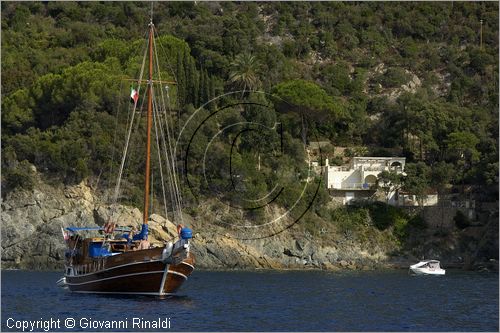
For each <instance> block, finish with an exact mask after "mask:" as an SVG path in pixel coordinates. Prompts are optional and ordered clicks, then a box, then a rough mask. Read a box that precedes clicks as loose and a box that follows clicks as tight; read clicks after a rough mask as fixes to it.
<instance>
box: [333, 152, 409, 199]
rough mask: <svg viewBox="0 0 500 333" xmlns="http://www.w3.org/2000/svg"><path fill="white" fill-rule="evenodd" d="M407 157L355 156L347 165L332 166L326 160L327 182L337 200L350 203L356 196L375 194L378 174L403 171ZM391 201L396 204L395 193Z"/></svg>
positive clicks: (391, 194) (391, 195) (390, 196)
mask: <svg viewBox="0 0 500 333" xmlns="http://www.w3.org/2000/svg"><path fill="white" fill-rule="evenodd" d="M405 162H406V158H405V157H354V158H353V159H352V160H351V163H350V164H349V165H346V166H330V165H328V159H327V160H326V161H325V170H324V171H325V173H324V174H325V183H326V186H327V188H328V190H329V192H330V194H332V196H333V197H334V198H336V199H337V201H342V203H343V204H348V203H349V201H351V200H352V199H355V198H367V197H370V196H372V195H373V194H374V192H375V190H376V188H375V185H376V184H377V176H378V174H379V173H381V172H382V171H384V170H385V171H391V170H392V171H396V172H398V173H403V171H404V167H405ZM388 199H389V200H388V201H389V203H392V204H396V202H394V201H395V193H390V194H389V198H388Z"/></svg>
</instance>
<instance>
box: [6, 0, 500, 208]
mask: <svg viewBox="0 0 500 333" xmlns="http://www.w3.org/2000/svg"><path fill="white" fill-rule="evenodd" d="M1 6H2V64H1V66H2V67H1V70H2V134H1V135H2V190H3V193H6V192H8V191H10V190H11V189H13V188H15V187H18V186H23V187H28V188H29V187H32V186H33V182H34V180H33V178H34V175H33V173H34V171H33V168H32V165H33V166H35V167H36V169H37V170H38V171H39V172H40V173H42V174H43V175H45V176H46V177H50V178H51V179H56V180H58V181H63V182H65V183H77V182H79V181H81V180H82V179H84V178H91V179H99V181H100V183H99V186H103V187H104V186H107V184H108V183H112V180H113V179H114V178H113V177H114V175H113V171H114V172H116V169H117V166H118V163H119V158H118V157H117V155H119V154H120V152H121V148H119V145H118V144H117V141H116V140H117V139H116V135H115V134H116V133H117V132H118V131H123V130H124V128H125V126H126V124H125V121H124V120H122V119H121V118H120V117H119V116H117V114H120V111H121V110H122V109H126V108H127V103H128V99H129V97H128V94H129V91H130V86H129V85H128V83H124V82H123V80H121V78H123V77H134V75H137V72H138V68H139V66H140V61H141V59H142V52H143V50H144V49H143V45H144V42H145V34H146V32H147V23H148V22H149V16H150V6H151V5H150V3H147V2H2V4H1ZM154 22H155V26H156V28H157V30H158V32H159V36H158V38H157V42H158V44H159V45H161V50H162V51H163V55H162V57H164V58H162V59H165V60H164V62H165V64H166V65H167V67H168V68H169V69H170V70H171V71H170V74H169V75H170V78H172V79H175V80H176V82H177V85H176V88H175V92H176V98H175V100H174V101H173V102H172V103H173V105H172V108H173V109H174V110H176V112H174V114H173V115H172V117H173V118H175V121H176V122H178V123H179V124H183V123H184V122H185V121H186V119H188V118H189V116H191V115H192V114H193V112H194V110H195V109H197V108H198V107H200V106H203V105H204V104H205V103H206V102H208V101H209V100H211V99H212V98H214V97H216V96H220V95H222V94H224V93H228V92H232V91H236V90H242V91H243V93H242V94H237V95H228V96H227V97H225V99H224V100H219V101H218V102H214V103H210V104H209V105H207V106H205V108H206V109H207V110H206V111H207V112H215V110H217V109H218V107H220V106H221V103H225V104H226V105H227V104H231V101H232V100H233V102H234V101H236V100H238V101H241V100H242V99H243V100H247V101H249V102H250V103H249V105H250V106H249V107H245V108H243V109H240V108H238V107H234V108H233V110H232V112H228V113H225V114H224V116H220V117H218V118H217V119H214V120H213V121H212V122H209V123H207V126H206V128H205V129H204V131H203V133H202V134H201V135H202V137H201V138H198V141H197V142H198V145H199V147H198V146H193V147H192V149H191V151H192V154H193V155H192V156H193V157H192V160H191V161H192V163H193V164H190V167H191V168H192V172H191V173H190V175H189V177H188V180H189V182H190V190H191V192H192V193H191V194H194V195H195V196H208V195H209V194H212V195H213V193H219V192H220V193H221V196H223V195H224V194H223V192H224V191H223V189H224V188H225V187H227V184H223V182H222V181H220V182H217V181H213V182H211V183H210V184H204V182H203V181H202V175H201V172H202V171H199V169H200V168H198V167H197V165H196V163H198V162H197V161H200V160H202V158H203V156H202V155H203V149H204V146H203V145H202V144H203V143H206V142H207V141H208V140H209V139H210V137H211V136H212V135H214V133H216V132H217V131H218V130H220V129H221V128H224V126H227V125H228V124H232V123H236V122H241V121H248V122H255V121H258V122H259V123H261V124H264V125H265V126H268V127H269V128H271V127H272V126H273V124H275V123H276V122H279V123H280V124H282V125H283V129H284V134H283V141H284V142H283V145H284V149H283V151H284V154H283V155H282V156H281V157H280V158H279V160H276V159H275V160H272V161H271V162H269V161H267V162H266V161H265V160H263V162H262V169H263V170H266V169H267V170H268V171H269V170H275V169H276V168H277V165H274V164H273V163H276V164H279V165H281V166H286V167H285V168H284V169H283V170H282V174H281V175H280V177H282V179H286V181H287V184H288V185H289V189H290V190H289V193H287V194H285V195H284V196H282V199H280V200H282V201H278V203H279V204H281V205H284V206H287V205H290V204H291V201H292V199H290V198H293V197H294V193H295V194H296V193H298V192H300V191H301V185H300V182H297V180H303V179H304V177H306V176H307V170H306V169H307V164H306V162H305V152H304V148H303V146H302V143H303V142H304V141H305V142H306V143H307V142H310V141H321V140H329V141H330V142H331V144H332V146H342V147H350V148H351V149H349V150H348V151H349V152H350V154H351V156H355V155H365V156H366V155H369V156H391V155H395V156H405V157H406V158H407V166H406V173H407V175H406V177H405V179H402V180H396V179H394V178H391V181H392V182H396V181H401V182H402V183H403V186H405V187H406V189H408V190H409V191H412V192H413V193H425V192H426V191H427V190H429V189H438V190H441V189H443V188H450V187H453V186H455V185H458V186H462V187H463V186H465V185H466V186H468V188H469V189H470V191H472V192H474V193H475V195H477V196H478V197H479V194H481V195H482V196H483V197H480V198H482V199H483V200H488V201H494V200H497V197H498V138H499V133H498V128H499V126H498V103H499V101H498V89H499V87H498V82H499V77H498V73H499V67H498V54H499V53H498V39H499V35H498V31H499V30H498V22H499V20H498V3H497V2H391V3H386V2H158V3H155V4H154ZM256 90H258V91H263V92H265V94H251V93H249V91H256ZM263 106H265V107H263ZM117 119H118V121H117ZM266 135H268V136H269V137H267V138H266V139H265V140H263V139H262V135H261V134H258V133H254V135H253V136H252V135H246V136H245V137H244V138H242V139H241V140H240V141H238V143H237V144H238V147H237V148H238V149H237V155H236V156H237V157H236V158H234V161H233V162H234V168H235V169H238V172H240V173H241V174H245V176H246V178H247V179H252V182H250V183H244V184H240V185H241V186H244V187H245V191H246V193H247V194H248V193H252V195H254V196H256V197H258V196H259V194H262V193H267V192H268V191H270V190H271V188H272V186H274V183H275V182H274V181H273V180H272V179H264V178H262V177H260V178H259V176H258V172H260V171H261V170H260V166H259V170H256V169H255V167H254V166H255V159H256V156H255V154H254V152H255V149H256V146H258V147H260V148H259V149H260V150H261V151H264V150H266V149H267V150H268V153H269V154H272V153H273V152H274V151H275V150H276V149H277V147H274V146H273V145H272V144H271V145H269V144H266V142H267V143H269V142H278V143H279V140H276V138H275V137H273V136H275V135H277V132H276V133H275V134H273V133H267V134H266ZM120 139H121V137H120ZM233 140H236V139H234V133H227V135H226V136H225V137H224V139H223V140H222V143H220V144H219V145H218V146H214V147H213V153H211V154H210V163H209V164H210V165H211V166H212V168H211V169H210V170H208V171H207V172H208V173H209V174H210V175H211V176H212V179H219V180H223V179H227V177H228V175H227V174H224V173H225V172H227V170H226V169H227V168H226V167H225V166H224V167H222V164H223V163H225V162H224V161H225V160H226V158H225V156H224V154H225V152H227V151H228V150H227V149H228V148H229V147H230V145H231V143H232V142H233ZM139 141H140V140H139ZM139 141H138V142H139ZM263 141H265V142H263ZM233 143H234V142H233ZM259 145H260V146H259ZM332 150H333V149H332ZM325 153H326V156H329V155H328V154H333V151H328V150H327V151H325ZM330 157H333V155H331V156H330ZM180 158H181V157H179V159H180ZM259 158H260V156H259ZM331 160H332V161H333V163H341V162H342V161H341V160H339V159H333V158H331ZM259 163H260V162H259ZM142 164H143V161H142V160H141V159H140V158H137V160H134V161H132V162H131V165H132V167H131V168H130V171H129V174H128V177H129V180H130V184H132V183H133V184H137V185H139V186H140V184H141V182H143V181H144V180H143V177H142V176H141V175H139V173H138V170H140V168H141V166H142ZM180 164H182V163H180ZM250 166H252V167H250ZM268 174H272V172H268ZM276 177H278V176H276ZM385 177H393V175H385ZM233 186H234V184H233ZM236 186H238V184H236ZM156 188H158V189H159V187H156ZM311 191H312V192H314V188H313V189H312V190H311ZM238 193H243V192H238ZM191 194H189V193H187V192H186V193H185V197H186V198H187V199H186V200H189V198H190V195H191ZM231 195H232V196H233V198H232V200H233V201H234V200H236V201H238V200H240V201H241V202H243V201H244V200H245V199H244V198H243V197H242V198H234V196H235V194H234V193H232V194H231ZM306 195H309V196H313V195H316V196H317V200H316V202H317V206H318V208H317V210H318V214H320V210H321V209H320V206H321V204H322V203H324V202H325V201H326V200H327V199H326V195H327V194H326V191H325V190H321V191H319V193H306ZM124 196H126V200H127V201H128V202H130V203H132V204H134V205H137V206H139V207H140V205H141V202H142V196H141V192H140V187H137V186H132V185H130V186H129V187H128V188H127V189H126V192H125V194H124ZM193 200H194V199H193ZM249 214H250V215H251V216H253V217H256V216H258V215H259V211H258V210H250V213H249Z"/></svg>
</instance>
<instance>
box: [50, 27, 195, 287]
mask: <svg viewBox="0 0 500 333" xmlns="http://www.w3.org/2000/svg"><path fill="white" fill-rule="evenodd" d="M148 30H149V36H148V48H147V49H148V50H149V52H148V53H149V76H148V80H142V73H143V72H144V61H143V66H142V70H141V78H140V79H139V81H138V83H139V84H140V83H141V82H145V83H147V136H146V138H147V139H146V168H145V185H144V210H143V223H142V227H141V230H140V232H139V233H137V234H136V235H133V230H131V228H127V227H118V226H117V223H115V222H113V221H111V220H110V221H108V222H107V223H106V224H105V225H104V226H103V227H91V228H77V227H69V228H66V229H65V230H63V236H64V239H65V242H66V245H67V250H66V253H65V258H66V262H65V271H64V277H63V278H61V279H60V280H59V281H58V283H57V284H58V285H60V286H64V287H66V288H68V289H69V290H71V291H73V292H79V293H112V294H143V295H158V296H162V295H169V294H172V293H174V292H176V291H177V290H178V289H179V287H180V286H181V285H182V284H183V282H184V281H185V280H187V278H188V276H189V275H190V274H191V273H192V271H193V269H194V256H193V255H192V253H191V252H190V244H189V241H190V239H191V238H192V231H191V229H189V228H185V227H183V225H182V224H181V223H179V224H178V226H177V233H178V237H177V240H176V241H175V243H174V242H172V241H170V242H169V243H167V244H165V245H163V246H158V247H151V246H150V245H149V242H148V217H149V215H148V208H149V202H150V198H149V196H150V193H149V192H150V173H151V171H150V169H151V161H150V155H151V129H152V124H153V121H154V122H155V128H157V127H161V126H160V125H158V118H157V117H159V115H158V114H157V111H158V109H157V105H156V104H153V95H154V91H153V83H154V82H156V83H158V82H159V83H163V81H161V78H160V80H153V62H154V59H153V45H154V31H155V30H154V24H153V20H152V19H151V22H150V24H149V29H148ZM144 57H145V58H146V53H145V54H144ZM145 58H144V59H145ZM157 59H158V58H157V57H156V65H158V60H157ZM131 98H132V99H133V101H134V103H135V104H134V110H133V113H132V114H135V110H136V107H137V100H138V98H137V93H136V92H135V91H132V95H131ZM153 117H154V120H153ZM132 125H133V117H132V120H131V123H130V127H129V128H130V131H131V129H132V127H133V126H132ZM166 131H168V126H167V128H166ZM157 134H158V131H157ZM128 137H129V138H130V132H129V136H128ZM163 143H164V145H163V147H164V148H167V147H168V146H170V150H169V151H168V152H167V153H166V154H165V159H166V160H168V161H169V165H168V171H169V172H170V174H169V177H170V178H169V179H170V180H171V182H172V183H173V185H172V186H171V195H172V197H173V198H175V200H173V205H174V206H176V212H177V216H178V217H179V218H180V219H181V222H182V211H181V210H180V207H181V200H180V193H179V190H178V184H177V180H176V179H177V178H176V174H175V164H174V154H173V153H172V149H171V147H172V146H171V145H167V144H165V142H163ZM157 144H158V136H157ZM127 146H128V141H127V142H126V145H125V148H124V156H123V158H122V164H121V169H120V173H119V176H118V180H117V185H116V188H115V201H116V199H117V197H118V193H119V187H120V180H121V174H122V170H123V165H124V163H125V157H126V154H127ZM167 150H168V149H167ZM160 162H161V158H160ZM162 177H163V175H162ZM162 185H163V182H162ZM172 192H173V193H172ZM164 197H165V194H164ZM92 232H93V233H95V234H96V235H95V237H83V236H82V234H83V235H85V234H88V233H92ZM174 240H175V239H174Z"/></svg>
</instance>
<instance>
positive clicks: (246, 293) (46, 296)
mask: <svg viewBox="0 0 500 333" xmlns="http://www.w3.org/2000/svg"><path fill="white" fill-rule="evenodd" d="M60 276H61V273H59V272H43V273H40V272H25V271H3V272H2V317H1V320H2V330H3V331H7V330H10V331H19V330H17V329H15V328H10V329H9V328H8V327H7V320H8V319H9V318H12V319H11V320H10V321H9V325H10V326H12V325H13V324H14V323H15V321H21V320H40V319H42V320H49V319H53V320H57V319H59V320H60V328H61V329H60V330H61V331H76V330H79V331H109V330H107V329H99V328H96V327H94V328H92V329H90V328H82V327H80V326H79V323H80V322H81V321H82V320H83V324H85V323H87V322H88V321H89V320H90V318H92V319H91V320H92V321H94V322H102V321H105V320H121V321H122V322H127V324H128V327H127V328H126V329H123V328H122V329H115V331H130V330H135V331H141V329H139V328H137V327H135V328H132V318H134V317H137V318H144V319H145V320H157V321H158V318H160V320H163V321H164V323H166V319H168V318H169V319H168V322H169V323H170V329H161V328H160V329H152V330H155V331H469V332H470V331H498V329H499V324H498V323H499V318H498V310H499V309H498V274H497V273H478V272H462V271H453V270H448V271H447V275H446V276H444V277H432V276H420V277H418V276H409V275H408V274H407V272H406V271H404V270H401V271H381V272H343V273H329V272H318V271H308V272H269V271H263V272H203V271H195V272H194V274H193V275H192V277H191V278H190V279H189V281H187V283H186V284H185V285H184V287H183V289H182V290H181V291H180V293H179V296H178V297H173V298H167V299H159V298H154V297H146V296H144V297H118V296H111V297H110V296H98V295H83V294H71V293H70V292H67V291H65V290H63V289H60V288H58V287H56V285H55V282H56V281H57V279H58V278H59V277H60ZM67 318H73V319H75V323H76V327H75V328H74V329H68V328H67V327H64V320H66V319H67ZM125 318H127V319H125ZM19 325H21V324H19ZM53 325H56V324H53ZM40 327H43V326H40ZM53 327H54V326H53ZM28 330H29V329H28ZM37 331H43V329H40V328H39V329H37ZM51 331H52V329H51Z"/></svg>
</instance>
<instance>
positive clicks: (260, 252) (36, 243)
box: [1, 180, 498, 270]
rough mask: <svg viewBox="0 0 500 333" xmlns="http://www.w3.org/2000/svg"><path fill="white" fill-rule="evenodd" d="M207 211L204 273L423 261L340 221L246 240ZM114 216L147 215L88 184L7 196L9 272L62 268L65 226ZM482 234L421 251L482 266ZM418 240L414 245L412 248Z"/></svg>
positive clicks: (159, 230)
mask: <svg viewBox="0 0 500 333" xmlns="http://www.w3.org/2000/svg"><path fill="white" fill-rule="evenodd" d="M203 207H210V204H209V203H205V204H204V205H203V206H200V207H199V208H200V209H199V210H198V213H197V214H196V216H191V215H188V214H185V215H184V221H185V223H186V224H187V225H189V226H190V227H192V228H193V229H194V239H193V241H192V251H193V253H194V254H195V256H196V261H197V267H198V268H202V269H310V268H313V269H327V270H336V269H375V268H380V267H398V266H400V267H407V264H409V263H410V262H412V261H415V260H418V259H419V258H417V256H418V255H417V256H415V252H413V253H412V252H411V251H407V250H406V251H405V249H404V247H403V246H402V245H401V244H400V243H399V242H398V241H397V239H396V238H395V237H393V236H392V234H391V231H390V230H386V231H379V230H376V229H375V228H369V229H366V230H368V231H365V233H366V232H368V234H365V237H360V236H359V235H349V233H340V232H339V230H338V228H336V224H335V221H322V220H318V221H317V223H318V230H319V229H320V227H321V232H318V233H317V234H313V233H311V232H309V231H307V230H306V229H304V228H302V227H301V226H300V224H299V225H298V226H296V227H295V226H294V227H293V228H289V229H287V230H285V231H284V232H282V233H280V234H278V235H276V236H273V237H269V238H263V239H256V240H241V239H238V238H235V237H234V235H233V234H231V232H229V231H228V230H227V228H225V227H223V226H221V225H218V224H217V223H215V222H214V221H215V217H214V216H213V215H214V214H213V212H211V210H210V209H209V208H205V209H203ZM112 211H114V214H115V215H114V216H118V217H117V219H116V220H117V222H118V224H119V225H123V226H129V225H137V226H138V225H139V224H140V223H141V222H140V221H141V216H142V213H141V212H140V210H139V209H137V208H133V207H129V206H123V205H117V206H110V205H106V204H103V203H101V200H100V198H99V196H97V195H96V194H94V192H93V190H92V189H91V188H90V187H89V186H88V185H87V184H86V183H85V182H82V183H80V184H78V185H72V186H62V185H59V186H53V185H49V184H47V183H45V182H43V181H40V180H39V181H38V182H37V186H36V187H35V188H34V189H33V190H14V191H12V192H9V193H7V195H6V196H5V198H4V200H3V201H2V213H1V214H2V215H1V216H2V268H3V269H10V268H16V269H30V270H40V269H60V268H61V267H62V265H63V260H64V249H65V246H64V242H63V238H62V235H61V228H65V227H68V226H102V225H103V224H104V223H105V221H107V219H108V217H109V216H110V214H111V212H112ZM372 229H373V230H372ZM474 232H475V233H476V235H475V236H474V235H471V233H470V232H469V233H463V232H462V233H461V234H460V235H458V236H455V237H452V236H450V235H448V237H445V239H444V241H441V242H440V244H436V243H437V242H436V241H435V239H434V244H433V243H432V242H429V239H427V241H426V242H424V241H421V243H420V244H419V246H417V251H420V252H417V253H418V254H420V255H421V256H425V255H427V256H429V255H433V256H436V257H439V258H441V259H442V260H443V261H444V263H445V264H448V266H450V265H451V266H454V267H459V266H462V265H463V264H464V263H466V264H467V263H468V264H474V262H475V261H477V260H476V259H477V258H474V257H471V254H472V255H473V254H474V253H476V255H477V252H478V251H477V247H475V246H474V245H473V244H474V240H475V239H478V241H482V242H483V243H484V242H485V240H484V234H481V232H480V231H478V230H477V228H476V229H475V231H474ZM150 235H151V238H152V243H153V244H158V245H160V244H162V243H163V242H164V241H169V240H172V239H174V238H175V236H176V226H175V225H174V224H173V223H172V222H170V221H168V220H166V219H165V218H164V217H162V216H160V215H157V214H152V215H151V217H150ZM467 237H469V238H467ZM474 237H475V238H474ZM463 239H468V242H469V243H468V245H467V246H468V247H464V244H462V243H461V240H463ZM486 241H487V240H486ZM415 242H416V240H413V243H412V244H415ZM497 244H498V241H497ZM494 264H495V263H493V264H491V263H490V265H489V266H492V265H493V266H494ZM481 267H485V265H484V264H483V265H482V266H481ZM472 268H474V266H473V265H472ZM476 268H477V263H476Z"/></svg>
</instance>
